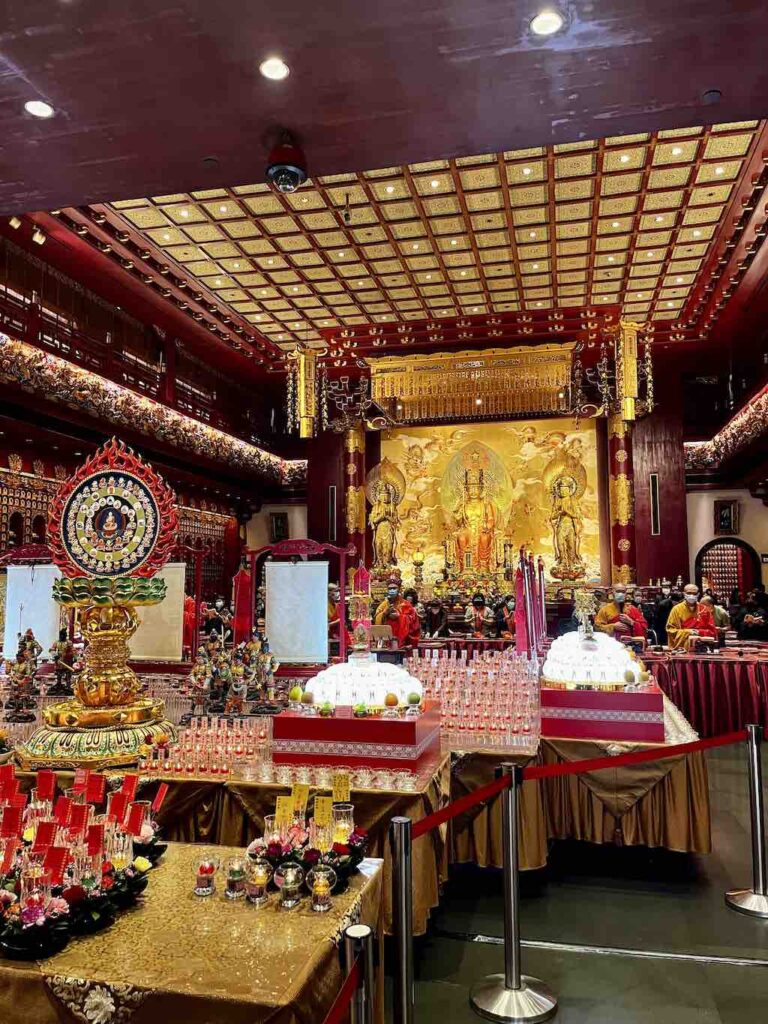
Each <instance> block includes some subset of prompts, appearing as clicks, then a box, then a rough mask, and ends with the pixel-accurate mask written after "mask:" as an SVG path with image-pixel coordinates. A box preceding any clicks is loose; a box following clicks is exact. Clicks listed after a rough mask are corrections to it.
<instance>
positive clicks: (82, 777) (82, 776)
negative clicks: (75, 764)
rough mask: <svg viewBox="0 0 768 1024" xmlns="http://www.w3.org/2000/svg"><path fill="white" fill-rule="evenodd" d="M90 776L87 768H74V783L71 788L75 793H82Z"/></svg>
mask: <svg viewBox="0 0 768 1024" xmlns="http://www.w3.org/2000/svg"><path fill="white" fill-rule="evenodd" d="M90 774H91V772H90V769H88V768H75V782H74V785H73V786H72V788H73V789H74V791H75V792H76V793H82V792H83V790H84V789H85V787H86V786H87V785H88V776H89V775H90Z"/></svg>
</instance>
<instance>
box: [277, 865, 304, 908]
mask: <svg viewBox="0 0 768 1024" xmlns="http://www.w3.org/2000/svg"><path fill="white" fill-rule="evenodd" d="M274 878H275V885H276V886H277V887H278V889H279V890H280V909H281V910H291V909H292V908H293V907H295V906H297V905H298V904H299V903H300V901H301V886H302V884H303V882H304V870H303V868H302V867H301V866H300V865H299V864H281V865H280V867H279V868H278V869H277V871H275V876H274Z"/></svg>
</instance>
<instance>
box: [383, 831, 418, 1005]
mask: <svg viewBox="0 0 768 1024" xmlns="http://www.w3.org/2000/svg"><path fill="white" fill-rule="evenodd" d="M389 841H390V846H391V850H392V924H393V928H394V932H395V960H396V962H395V1005H394V1024H413V1010H414V992H413V862H412V849H411V846H412V838H411V819H410V818H393V819H392V822H391V825H390V830H389Z"/></svg>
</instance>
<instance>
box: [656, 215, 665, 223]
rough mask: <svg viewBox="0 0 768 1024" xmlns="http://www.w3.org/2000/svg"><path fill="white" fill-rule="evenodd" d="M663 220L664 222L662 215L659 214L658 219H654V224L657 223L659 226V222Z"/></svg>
mask: <svg viewBox="0 0 768 1024" xmlns="http://www.w3.org/2000/svg"><path fill="white" fill-rule="evenodd" d="M663 220H664V214H663V213H660V214H659V215H658V217H657V218H656V223H657V224H661V222H662V221H663Z"/></svg>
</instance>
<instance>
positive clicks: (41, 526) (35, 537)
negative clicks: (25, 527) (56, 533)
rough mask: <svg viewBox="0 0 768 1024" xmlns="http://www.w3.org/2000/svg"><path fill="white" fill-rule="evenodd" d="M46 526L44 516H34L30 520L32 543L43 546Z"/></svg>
mask: <svg viewBox="0 0 768 1024" xmlns="http://www.w3.org/2000/svg"><path fill="white" fill-rule="evenodd" d="M47 527H48V524H47V522H46V519H45V516H35V518H34V519H33V520H32V541H33V542H34V543H35V544H45V533H46V529H47Z"/></svg>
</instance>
